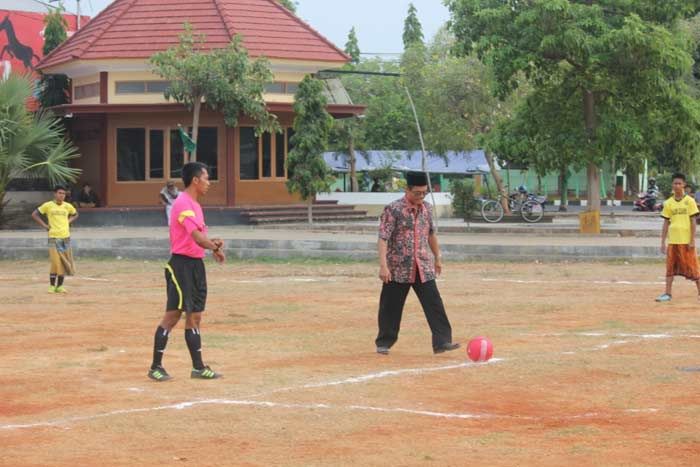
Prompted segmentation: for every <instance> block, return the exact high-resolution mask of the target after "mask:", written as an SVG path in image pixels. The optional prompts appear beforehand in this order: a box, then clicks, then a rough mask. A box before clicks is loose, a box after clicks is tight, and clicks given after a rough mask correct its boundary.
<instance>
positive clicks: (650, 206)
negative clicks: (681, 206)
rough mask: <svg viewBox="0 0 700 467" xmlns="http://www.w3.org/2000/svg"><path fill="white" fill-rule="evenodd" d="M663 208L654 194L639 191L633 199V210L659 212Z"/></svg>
mask: <svg viewBox="0 0 700 467" xmlns="http://www.w3.org/2000/svg"><path fill="white" fill-rule="evenodd" d="M663 208H664V204H663V203H662V202H661V201H659V200H658V199H657V198H656V197H655V196H652V195H651V194H649V193H639V195H637V199H636V200H635V201H634V208H633V209H634V210H635V211H643V212H660V211H661V210H662V209H663Z"/></svg>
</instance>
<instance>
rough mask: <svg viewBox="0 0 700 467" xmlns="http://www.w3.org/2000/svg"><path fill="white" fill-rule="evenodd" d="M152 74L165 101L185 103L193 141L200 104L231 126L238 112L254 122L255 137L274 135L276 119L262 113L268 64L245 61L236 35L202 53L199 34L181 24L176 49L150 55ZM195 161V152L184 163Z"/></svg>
mask: <svg viewBox="0 0 700 467" xmlns="http://www.w3.org/2000/svg"><path fill="white" fill-rule="evenodd" d="M151 63H152V64H153V68H154V72H155V73H156V74H157V75H159V76H161V77H162V78H164V79H166V80H168V81H169V82H170V85H169V87H168V88H167V89H166V90H165V97H166V99H173V100H175V101H176V102H180V103H182V104H185V105H186V106H187V108H188V109H189V110H191V111H192V140H193V141H194V143H195V144H196V143H197V136H198V132H199V116H200V112H201V109H202V105H203V104H204V103H205V102H206V105H207V107H209V108H210V109H211V110H214V111H220V112H222V113H223V115H224V121H225V123H226V125H228V126H230V127H234V126H236V125H237V124H238V118H239V116H240V115H241V114H243V115H247V116H248V117H250V118H252V119H253V120H254V121H255V122H256V123H257V131H258V133H262V132H264V131H270V132H273V131H279V123H278V122H277V117H275V116H274V115H273V114H271V113H270V112H268V111H267V105H266V103H265V99H264V97H263V93H264V91H265V84H267V83H270V82H272V80H273V75H272V72H271V71H270V67H269V62H268V61H267V60H266V59H264V58H260V59H257V60H251V59H250V58H249V56H248V51H247V50H246V49H245V48H244V47H243V45H242V40H241V38H240V36H235V37H234V38H233V39H232V40H231V43H230V44H229V45H228V46H227V47H225V48H222V49H215V50H212V51H206V47H205V37H204V35H195V34H194V33H193V31H192V27H191V26H190V25H189V24H185V32H184V33H182V34H181V35H180V42H179V44H178V45H176V46H174V47H171V48H169V49H167V50H165V51H163V52H158V53H156V54H154V55H153V56H152V57H151ZM195 160H197V150H196V148H195V149H194V150H193V151H191V153H190V156H189V158H188V160H185V162H188V161H195Z"/></svg>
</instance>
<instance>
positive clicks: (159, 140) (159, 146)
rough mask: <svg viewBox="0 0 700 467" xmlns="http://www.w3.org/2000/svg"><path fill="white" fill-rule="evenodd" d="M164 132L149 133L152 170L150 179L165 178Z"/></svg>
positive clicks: (154, 131) (150, 169) (150, 170)
mask: <svg viewBox="0 0 700 467" xmlns="http://www.w3.org/2000/svg"><path fill="white" fill-rule="evenodd" d="M163 133H164V132H163V130H151V131H150V132H149V134H148V135H149V136H148V138H149V140H148V141H149V142H148V147H149V149H150V151H151V152H150V157H149V162H150V168H149V178H163V177H164V175H165V171H164V170H163V169H164V167H165V166H164V162H165V160H164V158H163V156H164V145H165V135H164V134H163Z"/></svg>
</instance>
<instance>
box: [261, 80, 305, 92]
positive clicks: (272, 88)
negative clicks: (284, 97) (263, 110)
mask: <svg viewBox="0 0 700 467" xmlns="http://www.w3.org/2000/svg"><path fill="white" fill-rule="evenodd" d="M297 89H299V83H284V82H281V81H275V82H274V83H267V84H266V85H265V92H266V93H268V94H296V92H297Z"/></svg>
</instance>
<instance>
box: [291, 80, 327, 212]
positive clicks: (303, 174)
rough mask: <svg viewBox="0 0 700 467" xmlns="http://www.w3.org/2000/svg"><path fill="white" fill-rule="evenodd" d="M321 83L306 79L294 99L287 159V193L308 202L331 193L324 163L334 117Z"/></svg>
mask: <svg viewBox="0 0 700 467" xmlns="http://www.w3.org/2000/svg"><path fill="white" fill-rule="evenodd" d="M323 89H324V87H323V83H321V82H320V81H318V80H316V79H313V78H312V77H311V76H306V77H305V78H304V80H303V81H302V82H301V83H300V84H299V89H298V90H297V93H296V95H295V102H294V113H295V114H296V117H295V119H294V136H293V137H292V141H291V145H292V150H291V151H290V152H289V156H288V158H287V170H288V172H289V180H288V181H287V189H288V190H289V192H290V193H299V195H300V196H301V198H302V199H303V200H311V199H313V197H314V196H315V195H316V194H317V193H323V192H328V191H330V188H331V184H332V183H333V177H332V176H331V173H330V170H329V168H328V166H327V165H326V162H325V161H324V159H323V152H324V151H325V150H326V148H327V147H328V138H329V136H330V132H331V128H332V127H333V117H331V116H330V115H329V114H328V112H327V111H326V105H327V101H326V98H325V96H324V94H323Z"/></svg>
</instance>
